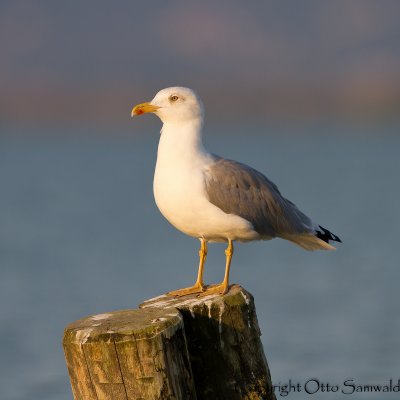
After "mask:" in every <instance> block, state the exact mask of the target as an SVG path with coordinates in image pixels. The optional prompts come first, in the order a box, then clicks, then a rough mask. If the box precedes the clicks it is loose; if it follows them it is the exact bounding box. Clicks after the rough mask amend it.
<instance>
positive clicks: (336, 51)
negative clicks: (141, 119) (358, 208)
mask: <svg viewBox="0 0 400 400" xmlns="http://www.w3.org/2000/svg"><path fill="white" fill-rule="evenodd" d="M399 18H400V2H399V1H396V0H393V1H391V0H380V1H377V0H334V1H325V0H296V1H289V0H274V1H262V2H261V1H247V2H243V1H239V0H229V1H228V0H226V1H225V0H221V1H218V2H217V1H208V0H206V1H202V2H195V1H183V0H182V1H165V0H163V1H162V0H153V1H151V2H138V1H132V0H129V1H128V0H121V1H118V2H110V1H104V0H95V1H94V0H85V1H77V0H70V1H67V2H55V1H51V0H42V1H40V0H39V1H20V0H12V1H11V0H8V1H4V0H2V1H1V2H0V51H1V63H0V87H1V92H0V117H1V116H2V115H3V116H4V117H7V116H10V115H11V116H12V117H18V116H19V113H18V111H17V110H18V108H21V107H23V108H24V110H25V115H27V116H28V117H33V116H38V115H42V114H43V113H45V111H46V108H48V109H50V110H53V112H54V113H56V114H57V113H58V114H59V115H60V116H62V115H63V113H65V112H67V113H68V111H66V110H65V108H69V109H70V111H69V112H72V113H73V114H74V115H75V114H84V112H82V108H86V107H88V108H90V106H92V107H93V101H96V100H95V99H97V101H98V107H100V108H99V110H100V109H103V108H104V109H107V110H108V111H109V113H110V115H114V116H115V110H114V109H113V105H115V104H118V106H120V104H121V105H122V104H123V103H125V102H126V101H128V100H129V99H130V98H132V99H135V98H136V97H137V96H145V95H150V94H151V95H153V93H154V92H155V91H157V90H158V89H159V88H162V87H165V86H169V85H175V84H179V85H186V86H192V87H194V88H195V89H197V90H198V91H199V92H200V93H203V94H204V95H206V96H209V97H210V98H212V99H214V98H215V96H217V95H219V96H220V99H221V100H222V101H229V104H231V105H232V107H233V106H235V107H236V106H237V105H238V104H239V102H238V101H235V95H236V94H237V95H239V93H241V95H242V96H243V99H246V101H247V100H248V99H251V98H252V96H257V98H264V97H265V93H270V94H271V97H272V98H274V99H275V102H274V101H273V99H272V98H270V99H268V100H265V101H266V103H265V105H264V106H263V107H267V106H268V107H272V106H273V105H274V106H275V108H277V110H279V109H281V108H285V107H286V108H289V109H290V108H295V104H297V103H298V98H302V97H304V96H305V95H306V97H307V99H308V98H310V99H314V101H312V102H311V104H310V107H311V108H312V107H313V104H318V96H319V97H320V98H322V99H325V98H326V96H327V93H328V94H329V93H330V94H329V95H328V97H329V96H330V100H329V101H328V103H327V106H330V105H337V104H339V103H340V102H341V101H348V102H349V104H352V103H354V104H358V103H357V102H359V103H360V102H361V103H360V106H361V107H362V106H368V104H369V103H371V104H372V105H374V104H376V105H379V104H380V105H385V104H392V103H393V102H396V101H397V100H399V99H400V95H399V92H400V44H399V43H400V24H399V23H398V21H399ZM303 92H305V95H304V94H303ZM239 96H240V95H239ZM290 99H293V103H294V104H291V100H290ZM307 99H306V101H305V103H307V101H308V100H307ZM39 100H40V101H39ZM210 101H213V100H210ZM324 101H325V100H324ZM41 104H42V105H43V106H41ZM216 104H217V102H216ZM99 105H100V106H99ZM263 107H261V108H260V110H262V109H263ZM300 108H301V107H300ZM96 112H97V111H95V110H93V109H92V110H91V111H90V112H89V114H92V115H93V113H96ZM21 117H23V116H22V115H21Z"/></svg>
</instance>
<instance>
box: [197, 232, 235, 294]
mask: <svg viewBox="0 0 400 400" xmlns="http://www.w3.org/2000/svg"><path fill="white" fill-rule="evenodd" d="M225 255H226V265H225V276H224V280H223V281H222V282H221V283H220V284H218V285H212V286H210V287H207V288H206V290H205V291H204V292H203V293H201V294H200V295H199V296H208V295H209V294H226V293H228V290H229V271H230V269H231V260H232V255H233V242H232V240H230V239H229V241H228V247H227V248H226V250H225Z"/></svg>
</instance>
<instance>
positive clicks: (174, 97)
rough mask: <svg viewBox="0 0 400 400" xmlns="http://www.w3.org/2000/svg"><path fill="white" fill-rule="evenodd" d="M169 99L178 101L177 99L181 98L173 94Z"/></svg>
mask: <svg viewBox="0 0 400 400" xmlns="http://www.w3.org/2000/svg"><path fill="white" fill-rule="evenodd" d="M169 99H170V100H171V101H177V100H178V99H179V97H178V96H176V95H173V96H171V97H170V98H169Z"/></svg>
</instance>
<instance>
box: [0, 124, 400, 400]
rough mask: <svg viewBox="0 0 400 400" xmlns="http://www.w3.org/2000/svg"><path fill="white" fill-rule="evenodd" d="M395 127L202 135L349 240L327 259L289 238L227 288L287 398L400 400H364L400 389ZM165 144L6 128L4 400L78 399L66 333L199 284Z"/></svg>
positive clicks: (119, 134) (215, 266) (255, 128)
mask: <svg viewBox="0 0 400 400" xmlns="http://www.w3.org/2000/svg"><path fill="white" fill-rule="evenodd" d="M399 127H400V124H398V123H396V122H393V121H381V122H374V123H371V124H369V123H367V122H362V123H354V122H351V123H350V122H338V121H319V122H318V123H314V124H310V123H308V124H296V123H291V124H284V125H283V124H279V123H273V124H272V123H271V124H261V123H243V124H239V125H233V124H229V123H228V124H227V125H225V126H219V125H214V126H212V125H211V126H209V127H207V128H206V132H205V137H204V142H205V145H206V147H207V148H209V149H210V150H212V151H213V152H214V153H216V154H220V155H223V156H224V157H227V158H231V159H235V160H238V161H241V162H244V163H246V164H249V165H251V166H253V167H254V168H256V169H258V170H259V171H261V172H263V173H264V174H265V175H266V176H268V177H269V178H270V179H271V180H272V181H273V182H275V183H276V184H277V185H278V187H279V188H280V190H281V192H282V194H283V195H284V196H285V197H287V198H288V199H290V200H291V201H293V202H294V203H295V204H296V205H298V207H299V208H300V209H301V210H303V211H304V212H305V213H306V214H307V215H309V216H310V217H312V218H313V219H314V220H316V221H318V222H319V223H320V224H321V225H323V226H325V227H327V228H328V229H330V230H331V231H332V232H334V233H335V234H337V235H338V236H340V238H341V239H342V241H343V243H342V244H338V246H337V250H336V251H330V252H325V251H320V252H307V251H305V250H303V249H301V248H299V247H297V246H295V245H293V244H292V243H289V242H286V241H283V240H280V239H276V240H272V241H268V242H252V243H246V244H240V243H239V244H237V245H236V247H235V254H234V257H233V262H232V270H231V271H232V272H231V281H232V282H235V283H238V284H240V285H242V286H243V287H244V288H246V289H247V290H248V291H249V292H251V293H252V294H253V295H254V298H255V303H256V308H257V315H258V320H259V325H260V328H261V332H262V341H263V345H264V350H265V354H266V357H267V359H268V364H269V367H270V370H271V374H272V379H273V383H274V385H275V389H276V396H277V398H284V397H286V398H288V399H295V400H303V399H312V398H315V399H325V398H326V399H355V400H358V399H371V400H373V399H377V400H381V399H392V398H393V399H398V398H399V393H398V392H397V393H396V392H394V391H393V390H392V392H384V393H380V392H374V391H373V390H372V389H371V390H366V389H367V388H368V387H369V386H371V385H383V386H385V385H389V382H390V380H392V386H394V385H395V384H397V382H398V379H400V346H399V337H400V287H399V283H400V252H399V247H400V245H399V234H400V135H399ZM158 131H159V124H158V123H156V122H154V123H153V122H151V123H149V124H147V125H146V123H144V122H138V123H137V125H135V126H134V125H130V126H120V127H117V128H115V127H105V126H102V127H93V126H90V127H84V128H82V127H80V128H76V127H74V128H72V127H67V126H62V127H61V128H60V127H50V126H46V127H44V128H41V129H39V128H37V127H35V128H30V127H27V126H25V127H20V128H18V127H15V126H14V127H12V128H10V127H7V126H1V127H0V188H1V189H0V398H1V399H2V400H36V399H37V400H39V399H40V400H67V399H71V398H72V393H71V389H70V384H69V378H68V373H67V369H66V367H65V362H64V355H63V350H62V345H61V341H62V336H63V329H64V327H65V326H66V325H67V324H68V323H70V322H72V321H74V320H76V319H79V318H81V317H84V316H87V315H90V314H96V313H104V312H107V311H113V310H119V309H127V308H135V307H137V305H138V304H139V303H140V302H142V301H143V300H145V299H148V298H151V297H154V296H157V295H160V294H162V293H165V292H166V291H169V290H172V289H176V288H180V287H185V286H188V285H190V284H191V283H192V282H193V281H194V279H195V277H196V273H197V265H198V253H197V252H198V246H199V243H198V241H197V240H196V239H193V238H190V237H187V236H185V235H184V234H182V233H181V232H179V231H177V230H175V229H174V228H173V227H172V226H171V225H169V223H168V222H167V221H166V220H165V219H164V218H163V217H162V215H161V214H160V213H159V211H158V209H157V207H156V205H155V203H154V199H153V192H152V180H153V173H154V165H155V161H156V153H157V143H158V137H159V133H158ZM223 272H224V245H223V244H210V246H209V256H208V259H207V264H206V269H205V279H206V281H207V282H209V283H211V282H218V281H220V280H221V279H222V276H223ZM285 385H286V389H285V388H284V386H285ZM351 385H354V387H355V389H354V390H353V389H352V386H351ZM328 387H330V388H332V387H333V388H334V390H328ZM360 388H361V389H360ZM297 389H299V390H297ZM352 390H353V392H352V393H349V392H351V391H352ZM312 392H313V393H312Z"/></svg>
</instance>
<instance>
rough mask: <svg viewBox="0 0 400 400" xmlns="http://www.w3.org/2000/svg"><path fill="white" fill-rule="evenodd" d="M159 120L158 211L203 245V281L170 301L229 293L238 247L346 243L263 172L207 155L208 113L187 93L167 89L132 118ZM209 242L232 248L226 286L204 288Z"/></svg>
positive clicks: (324, 246)
mask: <svg viewBox="0 0 400 400" xmlns="http://www.w3.org/2000/svg"><path fill="white" fill-rule="evenodd" d="M145 113H154V114H155V115H157V116H158V117H159V118H160V119H161V121H162V123H163V126H162V129H161V135H160V140H159V144H158V153H157V163H156V168H155V173H154V182H153V191H154V198H155V201H156V204H157V207H158V208H159V210H160V211H161V213H162V214H163V216H164V217H165V218H166V219H167V220H168V221H169V222H170V223H171V224H172V225H173V226H174V227H175V228H177V229H178V230H180V231H182V232H184V233H185V234H187V235H189V236H192V237H195V238H198V239H199V240H200V250H199V258H200V262H199V268H198V274H197V280H196V282H195V284H194V285H193V286H191V287H187V288H184V289H178V290H175V291H172V292H169V293H168V294H170V295H173V296H178V297H179V296H185V295H189V294H193V293H197V294H198V296H204V295H209V294H221V295H222V294H225V293H227V292H228V290H229V271H230V265H231V260H232V255H233V242H234V241H238V242H248V241H252V240H270V239H273V238H276V237H279V238H282V239H286V240H289V241H291V242H293V243H295V244H297V245H298V246H300V247H302V248H304V249H306V250H319V249H321V250H334V249H335V247H333V246H332V245H331V244H329V242H330V241H333V242H341V240H340V239H339V237H338V236H336V235H334V234H333V233H331V232H330V231H329V230H328V229H325V228H323V227H322V226H321V225H319V224H317V223H314V222H313V221H312V220H311V219H310V218H309V217H307V216H306V215H305V214H303V213H302V212H301V211H300V210H299V209H298V208H297V207H296V206H295V205H294V204H293V203H292V202H291V201H289V200H287V199H286V198H285V197H283V196H282V195H281V193H280V191H279V190H278V188H277V186H276V185H275V184H274V183H273V182H271V181H270V180H269V179H268V178H267V177H266V176H264V175H263V174H262V173H261V172H258V171H256V170H255V169H253V168H251V167H249V166H247V165H245V164H241V163H239V162H237V161H233V160H229V159H226V158H223V157H220V156H217V155H215V154H213V153H210V152H209V151H207V150H206V149H205V148H204V146H203V143H202V128H203V121H204V107H203V104H202V102H201V100H200V98H199V96H198V95H197V94H196V93H195V92H194V91H193V90H191V89H189V88H185V87H169V88H166V89H162V90H160V91H159V92H158V93H157V94H156V95H155V97H154V98H153V100H151V101H150V102H146V103H141V104H138V105H136V106H135V107H133V109H132V112H131V116H132V117H133V116H136V115H141V114H145ZM208 242H226V243H227V248H226V250H225V256H226V264H225V275H224V279H223V281H222V282H221V283H220V284H217V285H209V286H206V285H205V284H204V281H203V272H204V264H205V261H206V257H207V243H208Z"/></svg>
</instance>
